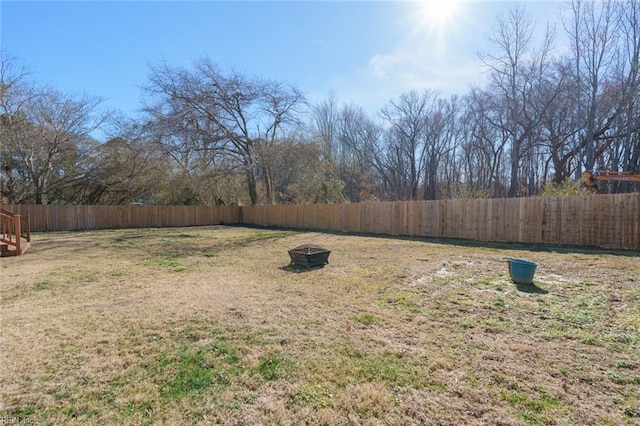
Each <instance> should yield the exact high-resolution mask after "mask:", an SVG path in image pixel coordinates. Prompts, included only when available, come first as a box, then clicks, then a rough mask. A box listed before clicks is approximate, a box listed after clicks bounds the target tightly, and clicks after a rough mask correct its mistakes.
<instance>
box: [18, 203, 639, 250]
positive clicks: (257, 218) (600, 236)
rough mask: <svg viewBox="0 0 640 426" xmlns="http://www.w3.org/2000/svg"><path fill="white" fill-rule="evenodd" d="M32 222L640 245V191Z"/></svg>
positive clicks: (33, 208)
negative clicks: (238, 227)
mask: <svg viewBox="0 0 640 426" xmlns="http://www.w3.org/2000/svg"><path fill="white" fill-rule="evenodd" d="M7 208H9V209H10V210H13V211H14V212H15V213H18V214H21V215H26V214H29V215H30V216H31V230H32V231H35V232H39V231H68V230H85V229H87V230H88V229H106V228H144V227H164V226H198V225H215V224H221V223H226V224H244V225H257V226H277V227H285V228H304V229H314V230H326V231H344V232H358V233H372V234H391V235H407V236H421V237H437V238H461V239H468V240H476V241H492V242H519V243H541V244H561V245H578V246H597V247H606V248H615V249H630V250H640V194H638V193H635V194H612V195H608V194H602V195H585V196H578V197H534V198H509V199H502V198H501V199H476V200H437V201H406V202H367V203H354V204H309V205H278V206H244V207H218V206H130V205H127V206H84V205H79V206H59V205H45V206H41V205H11V206H8V207H7Z"/></svg>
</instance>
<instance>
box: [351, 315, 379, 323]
mask: <svg viewBox="0 0 640 426" xmlns="http://www.w3.org/2000/svg"><path fill="white" fill-rule="evenodd" d="M351 319H352V320H353V321H354V322H357V323H359V324H363V325H371V324H373V323H374V322H376V317H375V316H374V315H373V314H357V315H353V316H352V317H351Z"/></svg>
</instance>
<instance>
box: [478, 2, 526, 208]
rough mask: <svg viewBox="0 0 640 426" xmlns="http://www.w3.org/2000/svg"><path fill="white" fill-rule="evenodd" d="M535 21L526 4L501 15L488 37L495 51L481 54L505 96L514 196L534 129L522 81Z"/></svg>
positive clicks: (498, 88) (497, 86) (492, 81)
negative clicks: (526, 118)
mask: <svg viewBox="0 0 640 426" xmlns="http://www.w3.org/2000/svg"><path fill="white" fill-rule="evenodd" d="M533 29H534V25H533V22H532V20H531V18H530V16H529V14H528V13H527V11H526V9H525V8H524V6H522V5H521V4H519V3H518V4H516V7H515V8H514V9H512V10H511V11H509V12H508V13H506V14H504V15H500V16H499V17H498V18H497V21H496V25H495V27H494V28H493V31H492V33H491V34H489V35H488V40H489V42H490V44H491V45H492V47H493V49H494V50H495V53H486V54H484V55H481V59H482V61H483V62H484V64H485V65H486V66H487V67H488V68H489V70H490V75H491V85H492V86H493V87H494V88H495V89H496V90H498V91H499V92H500V93H501V95H502V97H503V99H504V106H503V107H504V108H505V110H506V112H507V121H506V123H505V124H506V126H507V127H506V128H505V130H506V131H508V133H509V139H510V144H511V153H510V168H511V173H510V183H509V193H508V195H509V196H510V197H515V196H516V195H517V194H518V189H519V188H518V185H519V169H520V159H521V155H522V150H523V146H522V145H523V143H525V141H526V140H527V138H528V137H529V134H528V132H529V131H530V129H528V128H527V127H523V126H522V124H523V110H524V105H523V100H522V97H521V93H522V92H521V90H522V89H523V88H524V84H523V82H522V81H521V78H522V76H523V68H524V66H525V61H526V57H527V55H529V54H530V52H531V51H532V46H531V44H532V42H531V40H532V37H533Z"/></svg>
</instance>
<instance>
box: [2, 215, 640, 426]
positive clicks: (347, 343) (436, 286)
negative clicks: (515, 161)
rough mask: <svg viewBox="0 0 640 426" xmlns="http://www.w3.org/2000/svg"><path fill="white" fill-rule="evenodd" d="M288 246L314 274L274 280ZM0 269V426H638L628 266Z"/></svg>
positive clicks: (403, 263) (148, 249)
mask: <svg viewBox="0 0 640 426" xmlns="http://www.w3.org/2000/svg"><path fill="white" fill-rule="evenodd" d="M304 243H313V244H318V245H322V246H324V247H327V248H328V249H330V250H331V251H332V253H331V256H330V258H329V262H330V264H329V265H327V266H325V267H323V268H316V269H311V270H305V269H299V268H295V267H292V266H289V257H288V254H287V250H288V249H291V248H293V247H296V246H298V245H301V244H304ZM507 257H518V258H525V259H528V260H532V261H534V262H537V263H538V270H537V272H536V277H535V282H534V285H533V286H517V285H515V284H513V283H512V282H511V281H510V280H509V275H508V271H507V263H506V261H505V258H507ZM0 267H1V269H0V272H1V279H2V281H1V282H2V284H1V285H0V297H1V299H0V315H1V334H0V339H1V340H0V345H1V347H2V356H1V357H0V383H2V386H0V419H5V420H9V421H14V422H16V421H30V422H33V423H35V424H40V423H46V424H83V425H84V424H116V423H117V424H156V423H172V424H189V423H209V424H216V423H219V424H237V425H240V424H247V425H253V424H285V425H287V424H313V425H316V424H328V425H334V424H343V425H360V424H362V425H364V424H372V425H374V424H407V425H410V424H433V425H438V424H442V425H453V424H456V425H462V424H466V425H473V424H502V425H520V424H523V425H526V424H533V425H537V424H540V425H543V424H544V425H547V424H556V425H576V424H579V425H586V424H612V425H624V424H640V254H639V253H638V252H627V253H624V252H605V251H595V250H594V251H590V250H577V251H576V250H574V251H570V250H568V249H560V248H556V249H553V248H546V249H542V248H540V247H530V248H528V247H525V246H521V245H519V246H509V245H505V244H501V245H484V246H482V245H479V244H469V243H462V242H458V243H456V242H438V241H427V240H418V239H406V238H381V237H370V236H353V235H340V234H327V233H314V232H298V231H285V230H261V229H248V228H234V227H198V228H170V229H140V230H113V231H96V232H77V233H42V234H35V235H34V236H33V240H32V246H31V248H30V250H29V252H27V254H26V255H24V256H22V257H16V258H3V259H2V260H1V262H0ZM6 422H7V421H5V423H6Z"/></svg>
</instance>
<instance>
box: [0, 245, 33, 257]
mask: <svg viewBox="0 0 640 426" xmlns="http://www.w3.org/2000/svg"><path fill="white" fill-rule="evenodd" d="M28 248H29V243H28V242H25V241H22V242H21V243H20V253H18V250H16V246H15V245H13V244H8V243H4V242H0V257H9V256H21V255H23V254H24V253H25V252H26V251H27V249H28Z"/></svg>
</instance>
